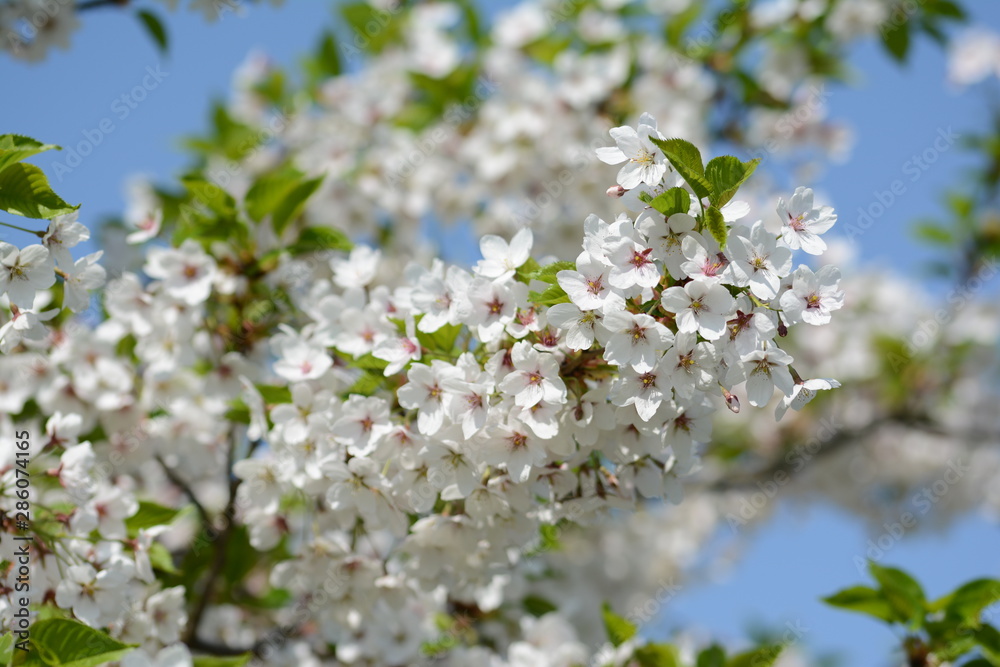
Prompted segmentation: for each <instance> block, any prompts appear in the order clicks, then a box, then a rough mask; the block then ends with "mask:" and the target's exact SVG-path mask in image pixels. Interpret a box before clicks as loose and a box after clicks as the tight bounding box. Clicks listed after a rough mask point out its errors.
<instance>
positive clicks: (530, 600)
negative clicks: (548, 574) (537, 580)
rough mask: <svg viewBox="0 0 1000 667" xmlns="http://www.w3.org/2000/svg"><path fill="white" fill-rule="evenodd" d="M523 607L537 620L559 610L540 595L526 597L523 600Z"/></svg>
mask: <svg viewBox="0 0 1000 667" xmlns="http://www.w3.org/2000/svg"><path fill="white" fill-rule="evenodd" d="M521 605H522V606H523V607H524V610H525V611H526V612H528V613H529V614H531V615H532V616H535V617H536V618H537V617H539V616H545V614H548V613H549V612H553V611H555V610H557V609H558V608H559V607H557V606H555V605H554V604H552V603H551V602H549V601H548V600H546V599H545V598H543V597H541V596H539V595H527V596H525V598H524V599H523V600H521Z"/></svg>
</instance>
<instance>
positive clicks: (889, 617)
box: [823, 586, 897, 623]
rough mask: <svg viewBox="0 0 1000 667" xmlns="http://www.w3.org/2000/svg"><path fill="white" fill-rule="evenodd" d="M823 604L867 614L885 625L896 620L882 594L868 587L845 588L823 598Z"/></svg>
mask: <svg viewBox="0 0 1000 667" xmlns="http://www.w3.org/2000/svg"><path fill="white" fill-rule="evenodd" d="M823 602H825V603H827V604H828V605H831V606H834V607H840V608H841V609H847V610H848V611H853V612H857V613H859V614H868V615H869V616H874V617H875V618H877V619H880V620H883V621H886V622H887V623H893V622H895V621H896V620H897V619H896V614H895V613H894V612H893V608H892V606H890V605H889V601H888V600H886V599H885V596H884V595H883V594H882V592H881V591H877V590H875V589H874V588H870V587H868V586H852V587H851V588H845V589H844V590H842V591H838V592H837V593H834V594H833V595H831V596H830V597H826V598H823Z"/></svg>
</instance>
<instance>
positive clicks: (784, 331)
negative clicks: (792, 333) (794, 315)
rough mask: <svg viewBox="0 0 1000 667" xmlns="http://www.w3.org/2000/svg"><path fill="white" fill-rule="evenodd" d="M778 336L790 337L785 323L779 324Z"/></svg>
mask: <svg viewBox="0 0 1000 667" xmlns="http://www.w3.org/2000/svg"><path fill="white" fill-rule="evenodd" d="M778 335H779V336H781V337H782V338H784V337H785V336H787V335H788V327H786V326H785V323H784V322H782V323H780V324H778Z"/></svg>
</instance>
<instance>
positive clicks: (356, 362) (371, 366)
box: [348, 353, 389, 372]
mask: <svg viewBox="0 0 1000 667" xmlns="http://www.w3.org/2000/svg"><path fill="white" fill-rule="evenodd" d="M348 365H349V366H351V367H352V368H360V369H362V370H366V371H379V372H382V371H384V370H385V367H386V366H388V365H389V362H388V361H386V360H385V359H379V358H378V357H376V356H375V355H373V354H370V353H369V354H363V355H361V356H360V357H356V358H355V359H353V360H351V361H350V362H349V363H348Z"/></svg>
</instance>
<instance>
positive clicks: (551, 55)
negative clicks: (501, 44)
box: [524, 33, 573, 65]
mask: <svg viewBox="0 0 1000 667" xmlns="http://www.w3.org/2000/svg"><path fill="white" fill-rule="evenodd" d="M572 43H573V38H572V37H570V36H569V35H554V34H552V33H549V34H547V35H545V36H544V37H541V38H539V39H536V40H535V41H533V42H531V43H530V44H527V45H526V46H525V47H524V51H525V52H526V53H527V54H528V55H529V56H531V57H532V58H534V59H535V60H538V61H539V62H543V63H545V64H547V65H551V64H552V63H554V62H555V60H556V58H557V57H558V56H559V54H560V53H562V52H563V51H565V50H566V49H567V48H569V45H570V44H572Z"/></svg>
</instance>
